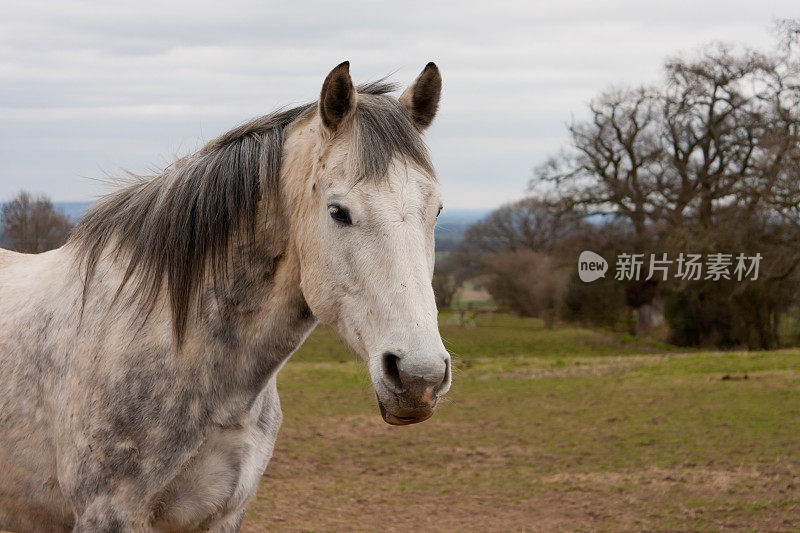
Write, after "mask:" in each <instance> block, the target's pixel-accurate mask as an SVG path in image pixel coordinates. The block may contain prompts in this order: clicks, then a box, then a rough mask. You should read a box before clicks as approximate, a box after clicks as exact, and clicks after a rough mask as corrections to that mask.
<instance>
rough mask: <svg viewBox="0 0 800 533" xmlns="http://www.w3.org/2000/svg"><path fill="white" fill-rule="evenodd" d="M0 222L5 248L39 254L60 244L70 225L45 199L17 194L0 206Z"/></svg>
mask: <svg viewBox="0 0 800 533" xmlns="http://www.w3.org/2000/svg"><path fill="white" fill-rule="evenodd" d="M0 222H2V229H3V235H4V241H5V243H4V244H5V246H6V247H7V248H9V249H10V250H15V251H17V252H23V253H40V252H46V251H47V250H52V249H54V248H58V247H59V246H61V245H63V244H64V243H65V242H66V241H67V238H68V237H69V232H70V230H71V229H72V224H71V223H70V221H69V219H68V218H67V216H66V215H65V214H64V213H61V212H59V211H57V210H56V209H55V208H54V207H53V203H52V202H51V201H50V200H49V199H48V198H47V197H45V196H36V197H34V196H31V195H30V194H29V193H27V192H21V193H20V194H19V195H18V196H17V197H16V198H14V199H13V200H11V201H10V202H8V203H6V204H4V205H3V208H2V211H1V212H0Z"/></svg>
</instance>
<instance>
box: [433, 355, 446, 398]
mask: <svg viewBox="0 0 800 533" xmlns="http://www.w3.org/2000/svg"><path fill="white" fill-rule="evenodd" d="M449 386H450V358H449V357H448V358H447V359H445V360H444V377H443V378H442V382H441V383H439V384H438V385H437V386H436V389H435V390H434V392H435V393H436V396H441V395H442V394H444V392H446V389H447V387H449Z"/></svg>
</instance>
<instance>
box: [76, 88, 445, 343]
mask: <svg viewBox="0 0 800 533" xmlns="http://www.w3.org/2000/svg"><path fill="white" fill-rule="evenodd" d="M393 90H395V87H394V86H393V85H392V84H390V83H386V82H385V81H378V82H374V83H371V84H367V85H362V86H360V87H359V88H358V92H359V100H358V105H357V108H356V114H355V117H354V122H353V130H352V131H353V132H354V134H353V135H352V139H351V143H352V144H351V152H350V153H351V156H355V161H354V163H355V166H354V168H356V169H357V172H358V175H357V176H356V178H357V179H359V180H362V179H381V178H382V177H384V176H386V174H387V172H388V168H389V165H390V164H391V162H392V160H393V159H395V158H396V157H400V158H401V159H403V160H405V161H406V162H408V163H413V164H416V165H419V166H420V167H421V168H422V169H424V170H426V171H427V172H428V173H430V174H431V175H433V169H432V167H431V163H430V160H429V158H428V153H427V150H426V148H425V145H424V143H423V141H422V139H421V137H420V135H419V133H418V132H417V130H416V128H415V127H414V125H413V123H412V121H411V119H410V117H409V116H408V114H407V113H406V112H405V111H404V110H403V109H402V107H401V106H400V105H399V104H398V102H397V100H395V99H394V98H391V97H389V96H388V93H389V92H391V91H393ZM315 107H316V103H311V104H306V105H302V106H298V107H295V108H293V109H289V110H284V111H279V112H276V113H272V114H270V115H267V116H264V117H260V118H257V119H255V120H252V121H250V122H247V123H246V124H243V125H241V126H239V127H237V128H234V129H233V130H231V131H229V132H227V133H225V134H223V135H221V136H219V137H218V138H216V139H214V140H212V141H210V142H209V143H208V144H206V145H205V146H204V147H203V148H201V149H200V150H199V151H197V152H196V153H194V154H192V155H190V156H186V157H184V158H182V159H180V160H178V161H176V162H175V163H173V164H172V165H170V166H169V167H167V168H166V169H164V170H163V171H162V172H161V173H160V174H158V175H155V176H148V177H136V179H135V181H134V183H132V184H130V185H128V186H126V187H124V188H122V189H120V190H118V191H116V192H114V193H111V194H109V195H107V196H105V197H103V198H102V199H100V200H99V201H97V202H96V203H95V204H94V206H93V207H92V208H91V209H90V210H89V211H88V212H87V213H86V215H84V217H83V219H82V220H81V222H80V223H79V224H78V226H77V228H76V230H75V232H74V234H73V237H72V239H71V242H73V243H75V244H76V245H77V249H78V257H79V258H80V260H81V261H82V266H83V268H84V272H85V274H84V276H85V278H84V294H83V298H84V304H85V302H86V298H87V294H88V290H89V288H90V285H91V283H92V278H93V276H94V273H95V270H96V267H97V265H98V262H99V261H100V258H101V257H102V255H103V254H104V253H105V252H107V251H110V252H111V253H112V254H113V255H112V257H116V258H117V259H120V260H123V261H125V262H126V269H125V276H124V279H123V281H122V284H121V285H120V287H119V291H118V295H119V293H120V292H121V291H122V289H123V288H124V287H125V285H126V284H128V283H129V282H131V283H133V284H134V285H133V290H134V295H135V297H136V298H137V299H138V301H139V302H140V303H141V304H142V306H143V308H142V310H143V312H144V313H145V317H146V316H147V315H149V313H150V311H152V309H153V307H154V306H155V303H156V301H157V300H158V298H159V295H160V294H161V293H162V289H166V293H165V294H166V295H167V298H168V300H169V305H170V308H171V311H172V318H173V328H174V332H175V336H176V339H177V341H178V343H180V342H181V341H182V339H183V337H184V335H185V332H186V327H187V322H188V319H189V316H190V312H191V310H192V307H193V306H194V305H196V304H197V302H198V301H199V298H200V296H201V291H202V289H203V287H204V286H206V282H207V281H210V282H211V283H212V287H213V289H214V290H215V292H216V291H217V290H218V288H220V287H224V286H226V285H227V283H228V281H229V277H230V270H231V263H232V260H233V259H232V258H231V252H232V251H233V250H241V249H242V247H244V248H247V249H249V250H251V251H252V250H253V249H254V247H255V246H256V245H257V243H256V232H257V227H258V224H259V218H258V212H259V208H263V209H264V210H265V211H266V212H268V213H269V212H274V211H276V210H277V206H278V198H279V194H280V169H281V161H282V152H283V142H284V136H285V131H286V128H287V126H289V125H290V124H291V123H292V122H294V121H295V120H297V119H298V118H300V117H301V116H303V115H305V114H306V113H310V112H313V110H314V109H315ZM251 255H252V254H251Z"/></svg>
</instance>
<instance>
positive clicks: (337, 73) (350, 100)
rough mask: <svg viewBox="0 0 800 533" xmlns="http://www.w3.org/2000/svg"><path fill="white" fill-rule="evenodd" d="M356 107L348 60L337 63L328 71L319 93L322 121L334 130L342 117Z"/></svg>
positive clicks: (354, 90)
mask: <svg viewBox="0 0 800 533" xmlns="http://www.w3.org/2000/svg"><path fill="white" fill-rule="evenodd" d="M355 108H356V88H355V86H354V85H353V80H352V79H351V78H350V62H349V61H345V62H344V63H339V64H338V65H337V66H336V67H334V69H333V70H331V71H330V73H329V74H328V77H327V78H325V82H324V83H323V84H322V91H320V93H319V115H320V117H322V123H323V124H325V127H326V128H328V129H329V130H331V131H336V129H337V128H338V127H339V125H340V124H341V123H342V121H343V120H344V118H345V117H346V116H347V115H349V114H350V113H351V112H352V111H353V110H354V109H355Z"/></svg>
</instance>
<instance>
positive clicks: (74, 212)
mask: <svg viewBox="0 0 800 533" xmlns="http://www.w3.org/2000/svg"><path fill="white" fill-rule="evenodd" d="M90 205H92V202H53V207H55V208H56V209H59V210H61V211H63V212H64V214H65V215H67V217H69V219H70V220H71V221H72V222H77V221H78V219H79V218H81V217H82V216H83V214H84V213H85V212H86V210H87V209H89V206H90Z"/></svg>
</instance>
